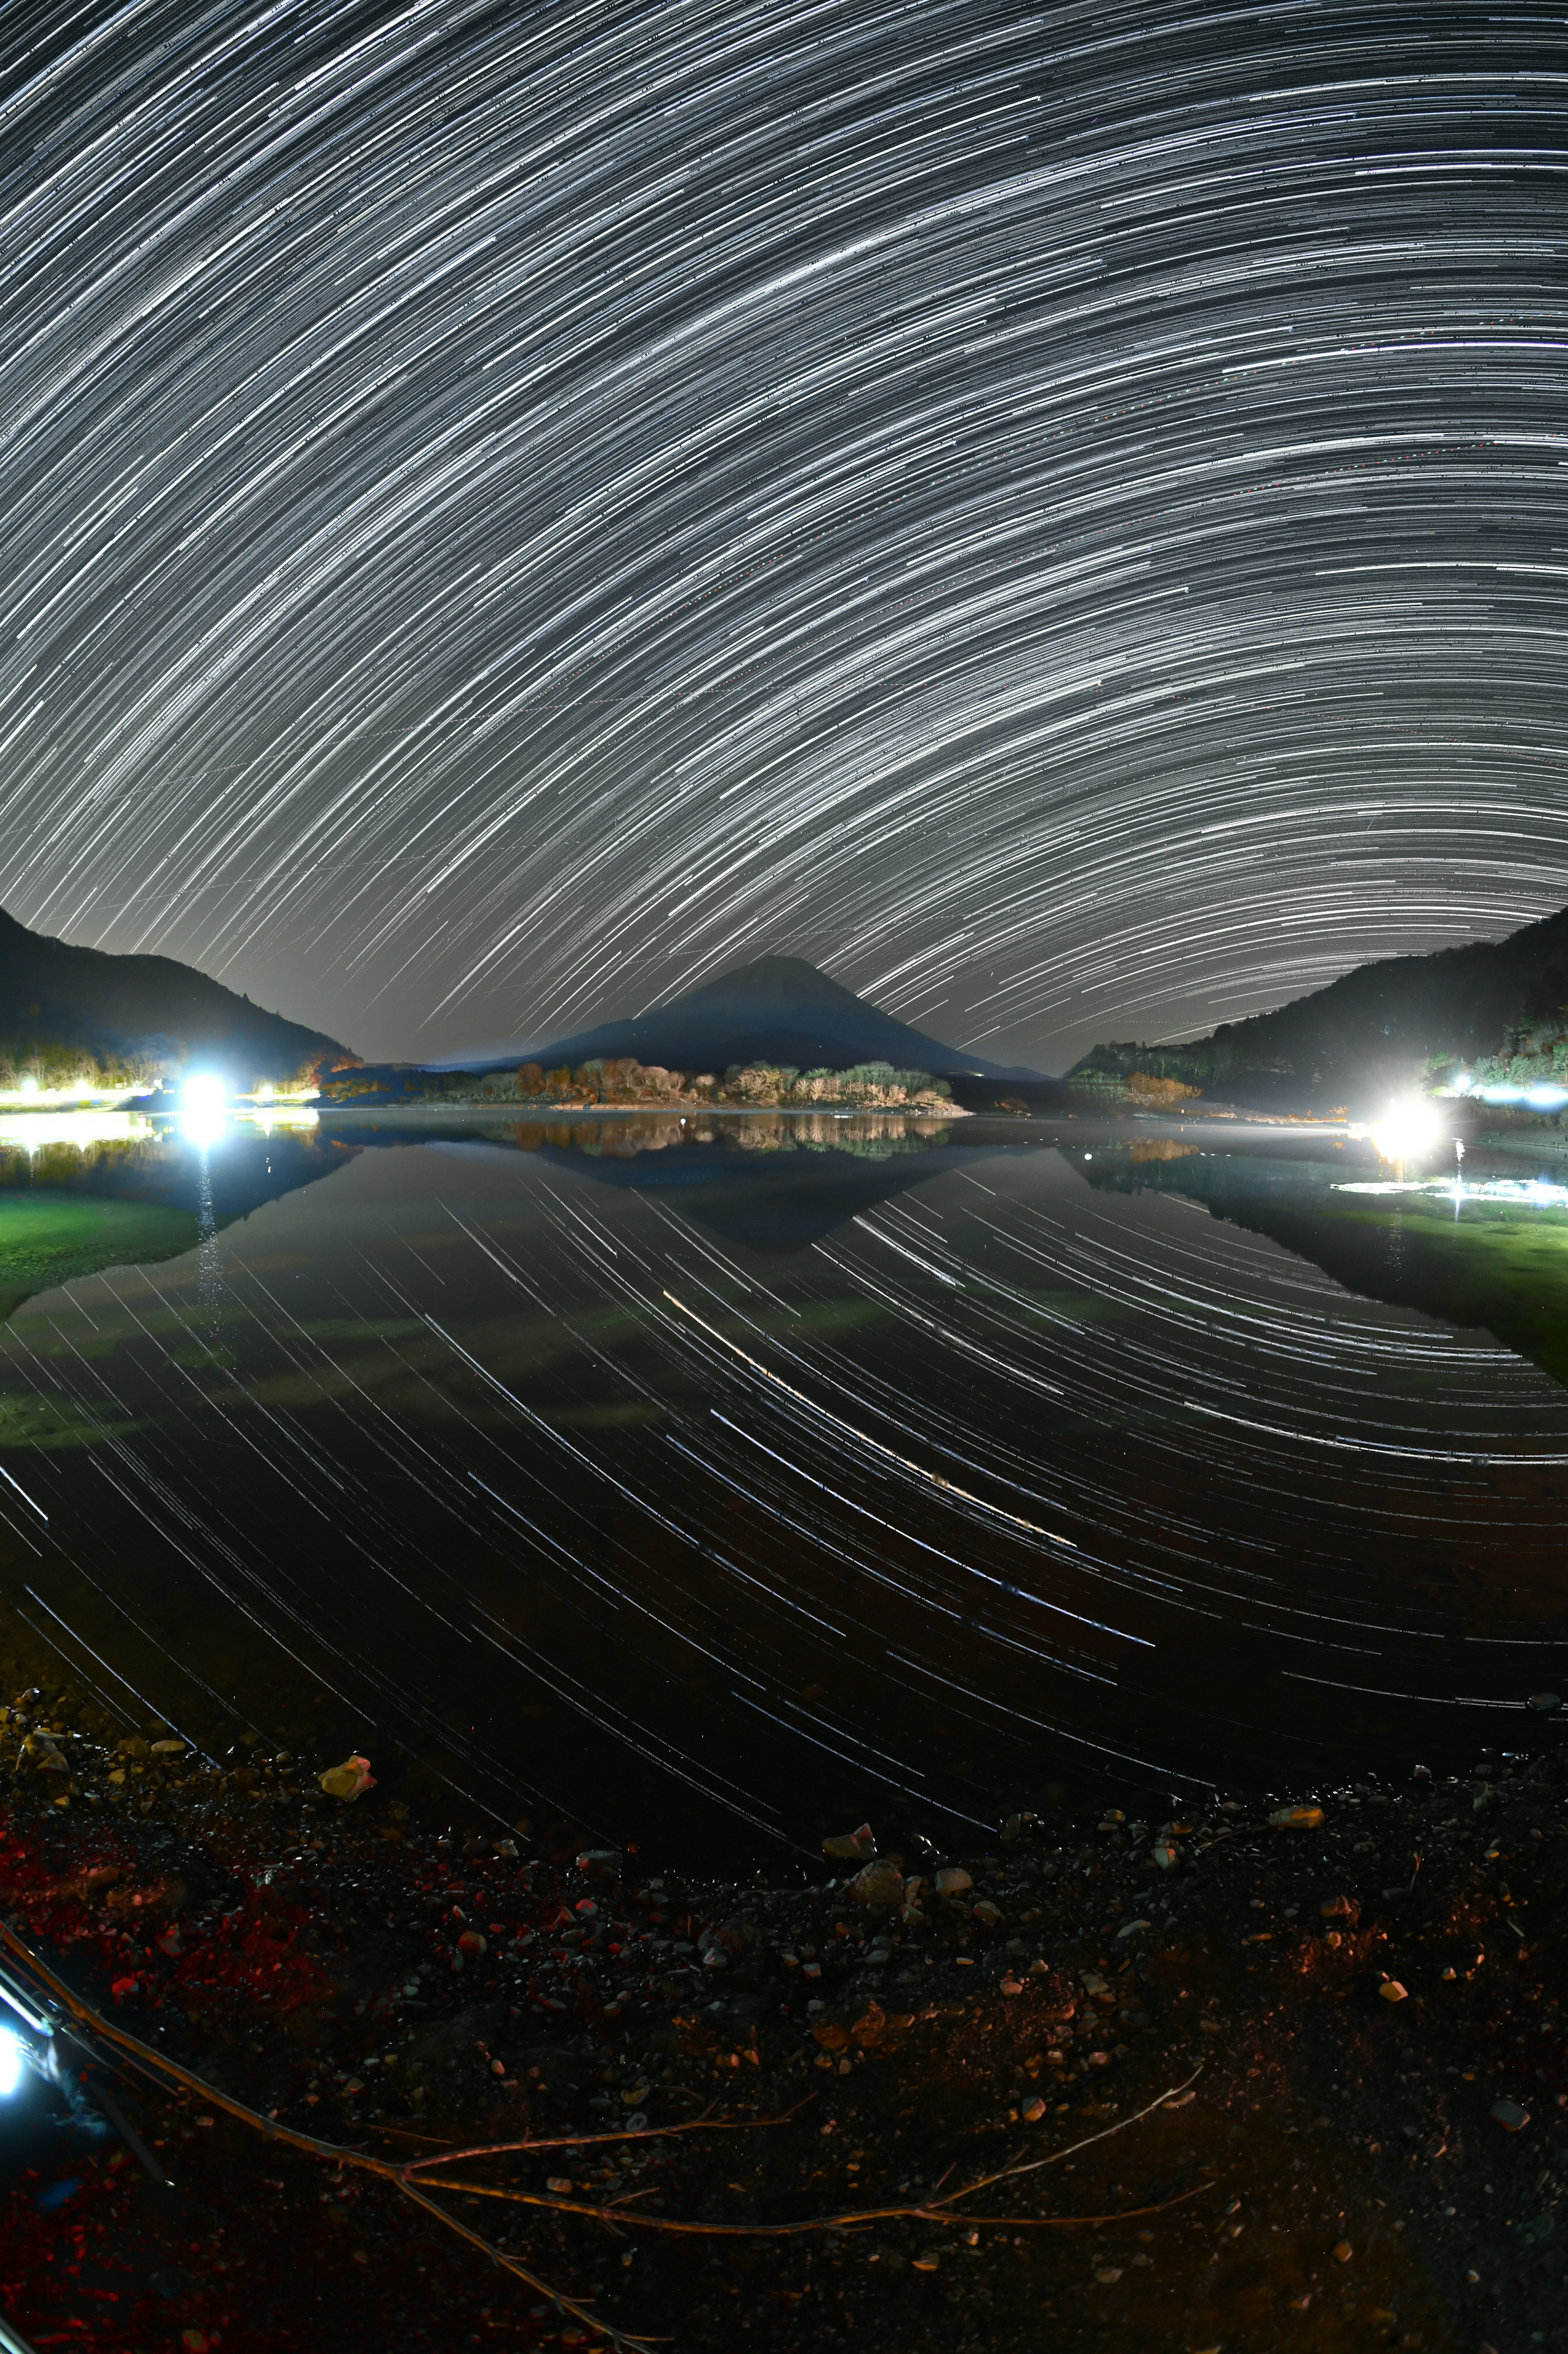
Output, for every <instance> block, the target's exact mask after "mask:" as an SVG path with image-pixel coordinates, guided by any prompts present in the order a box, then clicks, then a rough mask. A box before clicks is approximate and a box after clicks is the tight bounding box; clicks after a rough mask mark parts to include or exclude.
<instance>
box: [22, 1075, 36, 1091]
mask: <svg viewBox="0 0 1568 2354" xmlns="http://www.w3.org/2000/svg"><path fill="white" fill-rule="evenodd" d="M37 1092H38V1083H37V1079H36V1078H34V1076H33V1075H32V1073H31V1071H29V1072H28V1073H27V1075H26V1077H25V1078H24V1080H23V1081H22V1093H23V1094H24V1095H25V1096H36V1095H37Z"/></svg>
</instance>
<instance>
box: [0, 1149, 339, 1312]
mask: <svg viewBox="0 0 1568 2354" xmlns="http://www.w3.org/2000/svg"><path fill="white" fill-rule="evenodd" d="M357 1149H358V1148H357V1147H356V1146H355V1145H351V1144H339V1143H336V1142H334V1141H332V1140H328V1139H325V1138H323V1136H321V1135H320V1134H319V1133H318V1132H317V1131H314V1130H279V1131H277V1132H276V1133H274V1134H272V1135H270V1136H267V1135H263V1134H262V1133H260V1130H258V1129H249V1128H246V1127H243V1126H240V1125H238V1124H235V1125H233V1126H231V1127H229V1128H228V1129H225V1131H224V1133H223V1134H222V1136H221V1137H220V1138H219V1139H218V1140H216V1141H215V1142H214V1143H213V1144H212V1145H211V1146H210V1147H207V1148H203V1147H202V1146H200V1145H197V1144H196V1143H194V1142H192V1141H190V1140H187V1139H186V1138H185V1137H183V1136H181V1135H180V1134H179V1133H178V1131H177V1130H170V1129H164V1130H160V1131H155V1132H153V1133H147V1132H145V1131H143V1132H141V1133H128V1134H126V1135H123V1136H109V1137H104V1136H96V1137H90V1138H89V1139H87V1140H84V1141H83V1142H81V1143H77V1142H75V1141H73V1140H69V1139H55V1138H51V1139H50V1140H48V1141H47V1142H45V1143H44V1144H42V1145H40V1146H38V1147H37V1148H33V1149H29V1148H27V1147H26V1146H24V1145H22V1144H16V1143H10V1144H5V1145H0V1318H3V1317H5V1316H9V1315H10V1314H11V1313H12V1312H13V1310H15V1309H16V1308H18V1307H19V1306H20V1305H21V1303H22V1301H23V1300H24V1299H30V1298H31V1297H32V1296H33V1294H34V1293H35V1292H38V1291H47V1290H51V1289H52V1288H54V1287H55V1285H57V1284H60V1283H69V1282H71V1281H72V1280H73V1279H74V1278H77V1277H78V1276H83V1275H96V1274H98V1273H99V1272H100V1271H101V1269H103V1268H104V1267H135V1266H154V1265H156V1264H157V1263H158V1262H160V1261H162V1260H164V1259H170V1258H178V1257H180V1256H181V1255H182V1254H183V1253H184V1252H185V1251H188V1250H194V1249H195V1248H196V1245H197V1243H198V1242H200V1241H201V1240H202V1239H203V1237H204V1235H208V1234H211V1233H213V1232H214V1231H215V1230H216V1229H217V1228H219V1227H223V1226H228V1225H233V1223H234V1222H235V1220H236V1219H237V1218H246V1217H249V1214H250V1213H251V1211H252V1210H255V1209H259V1208H260V1205H261V1204H262V1203H263V1202H275V1201H277V1200H278V1199H279V1198H280V1197H281V1195H282V1194H284V1193H294V1192H296V1191H297V1190H298V1189H299V1188H300V1187H301V1186H302V1185H310V1184H313V1183H314V1182H315V1181H316V1180H317V1179H318V1178H321V1177H328V1176H330V1175H331V1174H332V1172H333V1171H334V1169H340V1168H341V1167H342V1166H343V1165H344V1162H345V1161H352V1160H353V1159H354V1158H355V1152H356V1150H357Z"/></svg>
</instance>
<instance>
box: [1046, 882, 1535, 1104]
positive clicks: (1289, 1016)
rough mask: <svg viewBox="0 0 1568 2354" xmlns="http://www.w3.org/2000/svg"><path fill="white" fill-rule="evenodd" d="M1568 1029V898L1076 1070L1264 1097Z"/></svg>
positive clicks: (1328, 1090)
mask: <svg viewBox="0 0 1568 2354" xmlns="http://www.w3.org/2000/svg"><path fill="white" fill-rule="evenodd" d="M1563 1036H1568V907H1563V908H1559V909H1558V910H1557V912H1556V913H1555V914H1554V915H1551V916H1543V917H1540V918H1539V919H1538V920H1537V921H1536V922H1534V923H1531V924H1522V925H1520V927H1519V928H1518V929H1517V930H1516V931H1512V932H1510V933H1508V934H1506V935H1505V936H1504V938H1501V939H1499V940H1470V941H1467V942H1466V943H1464V945H1463V946H1461V947H1458V948H1449V949H1432V950H1431V951H1430V952H1429V953H1428V954H1426V955H1425V956H1407V957H1380V958H1377V959H1375V960H1373V961H1372V962H1371V963H1368V964H1363V965H1356V966H1354V967H1353V968H1352V969H1351V971H1349V972H1346V973H1341V974H1340V977H1339V979H1338V980H1337V981H1330V982H1329V983H1328V984H1327V986H1326V987H1324V988H1322V989H1318V990H1313V991H1309V992H1308V994H1307V995H1306V996H1304V997H1297V998H1292V999H1290V1000H1288V1001H1287V1003H1285V1004H1284V1005H1280V1006H1276V1007H1274V1008H1273V1009H1272V1011H1270V1012H1269V1013H1255V1014H1252V1015H1250V1016H1249V1017H1248V1018H1247V1019H1246V1020H1245V1021H1241V1022H1222V1023H1219V1024H1218V1025H1217V1026H1216V1027H1215V1028H1214V1029H1213V1030H1212V1031H1211V1032H1209V1034H1207V1036H1206V1037H1202V1038H1197V1039H1193V1040H1192V1041H1190V1042H1189V1043H1187V1044H1177V1045H1164V1046H1151V1045H1141V1044H1137V1043H1135V1042H1132V1041H1128V1042H1127V1043H1118V1042H1115V1041H1113V1042H1111V1043H1110V1044H1105V1045H1097V1046H1093V1047H1091V1048H1090V1050H1089V1052H1088V1053H1087V1054H1086V1055H1084V1056H1082V1057H1081V1058H1080V1060H1079V1061H1078V1062H1076V1063H1075V1065H1074V1066H1073V1068H1072V1069H1071V1070H1070V1071H1069V1072H1068V1073H1067V1075H1066V1076H1067V1078H1068V1080H1069V1081H1071V1080H1073V1079H1086V1078H1088V1079H1093V1078H1117V1077H1122V1078H1125V1077H1126V1076H1128V1075H1129V1074H1130V1073H1131V1072H1132V1071H1134V1070H1142V1071H1146V1072H1148V1073H1149V1074H1150V1076H1153V1077H1156V1078H1172V1079H1179V1080H1182V1081H1185V1082H1186V1083H1188V1084H1191V1085H1197V1086H1200V1087H1206V1088H1213V1089H1214V1090H1216V1091H1218V1092H1222V1093H1224V1094H1226V1095H1230V1096H1234V1098H1235V1100H1236V1101H1237V1102H1242V1103H1251V1104H1254V1105H1256V1106H1258V1107H1260V1108H1262V1107H1263V1106H1265V1105H1267V1106H1271V1107H1272V1106H1275V1105H1278V1104H1281V1103H1284V1102H1286V1101H1287V1100H1289V1101H1294V1102H1297V1103H1300V1102H1302V1101H1303V1099H1304V1098H1303V1092H1302V1091H1303V1090H1305V1091H1306V1097H1308V1098H1312V1099H1314V1100H1315V1099H1316V1098H1317V1097H1325V1098H1326V1097H1329V1096H1334V1097H1343V1098H1346V1099H1347V1100H1350V1101H1351V1102H1352V1103H1353V1101H1354V1100H1355V1099H1356V1098H1357V1097H1374V1096H1381V1095H1382V1094H1383V1093H1384V1092H1385V1091H1386V1090H1387V1089H1388V1088H1390V1087H1407V1086H1410V1085H1411V1084H1413V1083H1414V1082H1416V1081H1417V1080H1418V1079H1419V1078H1420V1077H1421V1076H1423V1075H1424V1074H1425V1071H1426V1070H1427V1069H1428V1068H1429V1067H1430V1066H1432V1065H1434V1064H1435V1063H1437V1062H1439V1061H1444V1060H1446V1062H1448V1063H1450V1064H1453V1065H1456V1066H1457V1065H1466V1064H1469V1063H1473V1062H1475V1061H1477V1060H1478V1058H1479V1057H1481V1056H1483V1055H1495V1054H1497V1053H1498V1052H1499V1051H1502V1050H1506V1049H1510V1047H1513V1046H1515V1045H1517V1044H1523V1043H1525V1042H1526V1041H1528V1042H1530V1043H1531V1044H1536V1045H1539V1044H1542V1042H1544V1043H1546V1044H1550V1043H1552V1041H1553V1040H1554V1039H1556V1038H1558V1037H1563Z"/></svg>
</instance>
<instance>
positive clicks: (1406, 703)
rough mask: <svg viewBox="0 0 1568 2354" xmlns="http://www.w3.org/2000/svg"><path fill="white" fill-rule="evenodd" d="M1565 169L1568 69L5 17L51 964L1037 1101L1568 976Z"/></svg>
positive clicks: (1413, 52)
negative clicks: (886, 1067) (1457, 963)
mask: <svg viewBox="0 0 1568 2354" xmlns="http://www.w3.org/2000/svg"><path fill="white" fill-rule="evenodd" d="M1565 169H1568V32H1565V31H1564V28H1563V25H1562V23H1561V21H1560V20H1558V19H1555V18H1553V17H1552V16H1549V15H1547V14H1545V13H1544V12H1539V11H1538V12H1533V13H1532V12H1531V11H1529V10H1525V11H1517V12H1514V13H1512V14H1510V15H1509V16H1507V17H1498V16H1492V15H1489V14H1488V13H1487V12H1485V11H1484V10H1482V9H1480V8H1472V9H1443V8H1432V9H1428V8H1422V9H1413V8H1411V7H1409V6H1407V5H1392V6H1378V5H1337V0H1330V5H1311V6H1308V5H1283V6H1275V7H1255V8H1234V9H1226V8H1212V9H1208V10H1199V11H1178V10H1175V9H1174V8H1163V9H1162V8H1160V7H1158V6H1154V5H1147V4H1146V5H1139V6H1122V7H1118V6H1114V5H1113V6H1104V5H1101V6H1096V7H1093V8H1090V7H1088V6H1069V7H1064V8H1054V9H1049V10H1044V11H1041V12H1038V13H1034V14H1023V13H1021V12H1020V11H1019V10H1018V9H1017V8H1015V7H1011V6H1010V7H1007V8H1002V7H997V6H992V5H987V0H962V5H948V4H947V0H922V5H919V6H877V5H872V0H854V4H853V5H833V0H828V4H827V5H815V6H813V5H799V6H791V5H774V6H768V5H754V6H747V5H736V0H728V4H727V5H682V6H673V5H669V6H649V7H637V6H634V5H619V6H597V5H588V6H574V5H556V6H541V7H530V6H524V5H462V4H461V0H432V5H412V6H407V5H395V0H394V5H348V6H333V5H326V0H300V4H299V5H293V4H292V0H284V5H258V6H247V5H238V6H237V5H213V6H206V7H204V6H201V5H191V0H144V5H128V6H124V7H120V8H111V7H108V6H101V5H90V6H86V7H80V6H69V5H67V6H53V7H51V6H48V5H42V6H35V7H32V8H29V9H15V10H11V11H8V12H6V16H5V22H4V24H3V25H0V497H3V502H4V514H5V541H6V557H7V561H6V564H5V578H4V581H3V582H0V757H3V758H4V762H5V808H6V818H7V825H6V845H7V853H8V855H7V858H6V862H5V904H6V905H7V906H8V907H9V908H10V909H11V911H12V912H13V913H14V914H16V915H17V916H18V917H21V918H22V919H23V920H25V921H26V922H27V923H29V924H32V925H35V926H39V927H42V928H45V929H48V930H50V931H54V932H58V933H60V934H62V935H63V936H65V937H67V938H71V939H75V940H80V941H84V942H88V943H90V944H92V945H95V946H99V947H105V948H111V949H158V950H161V951H163V952H165V953H168V954H172V955H175V956H178V957H181V958H183V959H185V960H189V961H192V962H195V963H197V964H199V965H202V966H203V967H204V968H206V969H207V970H211V971H213V972H215V973H217V974H218V975H219V976H220V977H221V978H223V979H225V980H226V981H228V982H229V984H230V985H231V986H234V987H236V988H243V989H245V990H247V991H249V993H250V994H251V995H252V996H253V997H255V998H256V999H258V1000H259V1001H260V1002H264V1003H266V1004H268V1005H270V1006H271V1005H276V1006H278V1007H279V1008H280V1009H281V1010H282V1011H284V1012H286V1013H290V1014H291V1015H293V1016H295V1017H296V1018H300V1019H303V1020H307V1021H309V1022H311V1023H316V1024H319V1025H322V1026H324V1027H325V1028H327V1029H328V1030H330V1031H332V1032H334V1034H337V1035H340V1036H342V1037H344V1038H346V1039H348V1040H350V1041H351V1042H352V1043H353V1044H355V1045H356V1046H358V1047H359V1048H360V1049H361V1050H362V1051H364V1052H366V1053H371V1054H376V1053H380V1054H405V1055H406V1054H411V1053H412V1054H423V1053H437V1052H442V1051H457V1050H461V1048H463V1047H464V1046H465V1044H472V1043H475V1042H478V1041H481V1040H484V1041H502V1040H506V1039H520V1038H523V1037H524V1036H527V1037H540V1036H543V1035H545V1034H548V1033H549V1032H550V1031H551V1030H555V1031H556V1033H557V1034H561V1033H564V1032H565V1031H567V1030H568V1029H570V1028H571V1027H572V1026H574V1025H576V1024H579V1023H582V1022H584V1021H587V1020H588V1019H591V1018H593V1017H595V1016H597V1015H599V1014H600V1013H605V1012H635V1011H639V1010H642V1009H643V1008H645V1007H646V1006H648V1005H650V1004H653V1003H656V1002H660V1000H662V998H664V997H666V996H668V995H671V994H673V993H674V992H675V991H678V990H679V989H681V988H683V987H686V986H689V985H690V984H691V983H692V982H694V981H698V980H700V979H702V978H704V977H706V976H708V975H711V974H712V973H714V972H715V971H718V970H722V969H723V968H724V966H725V965H726V963H728V962H730V961H733V960H737V959H739V958H743V957H748V956H753V955H757V954H759V953H762V952H765V951H770V950H777V951H788V952H790V953H794V954H800V955H804V956H807V957H809V958H810V959H811V960H813V961H815V962H817V963H819V964H821V966H823V967H824V968H825V969H827V970H831V971H832V972H833V973H834V975H835V976H836V977H837V978H839V979H841V980H842V981H846V982H848V983H849V984H850V985H851V986H853V987H854V988H856V989H858V990H861V991H864V992H866V993H868V994H870V995H871V996H873V997H874V998H875V999H876V1001H877V1002H880V1003H882V1004H884V1005H885V1006H886V1007H888V1009H889V1010H891V1011H893V1012H895V1013H900V1014H902V1015H904V1016H905V1017H906V1019H910V1020H913V1021H916V1022H917V1023H928V1024H929V1025H930V1026H931V1027H932V1028H933V1029H934V1030H935V1031H936V1032H937V1033H938V1034H940V1035H942V1036H943V1037H944V1038H947V1039H948V1040H951V1041H953V1042H955V1043H962V1044H973V1045H975V1046H977V1047H980V1048H981V1049H983V1051H986V1052H988V1053H991V1054H992V1055H995V1054H996V1053H998V1051H999V1050H1001V1051H1005V1052H1008V1053H1010V1054H1011V1055H1014V1056H1016V1057H1019V1058H1022V1059H1028V1060H1031V1061H1033V1062H1035V1063H1037V1064H1038V1065H1040V1066H1043V1067H1046V1068H1054V1067H1058V1066H1060V1064H1061V1063H1062V1062H1063V1060H1064V1059H1065V1058H1066V1057H1067V1056H1069V1055H1072V1054H1074V1053H1075V1052H1076V1051H1078V1050H1079V1049H1081V1048H1082V1047H1083V1046H1085V1045H1086V1044H1088V1043H1090V1042H1091V1041H1092V1040H1094V1039H1095V1038H1097V1037H1104V1036H1106V1035H1107V1034H1110V1035H1122V1036H1130V1035H1139V1036H1145V1037H1155V1036H1161V1035H1164V1036H1170V1035H1182V1034H1193V1033H1194V1032H1196V1031H1198V1030H1201V1029H1202V1028H1205V1027H1207V1026H1208V1025H1209V1024H1210V1023H1213V1021H1215V1020H1217V1019H1224V1018H1227V1017H1232V1016H1235V1015H1239V1014H1243V1013H1248V1012H1252V1011H1255V1010H1258V1009H1259V1008H1261V1007H1264V1006H1266V1005H1268V1004H1271V1003H1274V1002H1278V1001H1279V1000H1281V999H1282V998H1284V997H1287V996H1288V995H1291V994H1293V993H1297V992H1299V991H1303V990H1306V989H1308V988H1311V987H1314V986H1316V985H1319V983H1321V982H1322V981H1326V980H1327V979H1329V978H1330V977H1331V976H1332V975H1333V974H1334V973H1336V972H1338V971H1340V970H1342V969H1344V968H1345V967H1346V966H1347V965H1349V964H1351V963H1352V962H1355V961H1357V960H1361V959H1362V958H1365V957H1368V956H1372V955H1376V954H1383V953H1390V952H1395V951H1403V950H1410V949H1428V948H1432V947H1436V946H1441V945H1444V944H1446V943H1448V942H1451V941H1457V940H1461V939H1467V938H1477V937H1486V936H1489V935H1495V934H1499V933H1501V932H1503V931H1505V930H1507V929H1509V928H1512V927H1513V926H1515V925H1517V924H1519V923H1520V922H1523V921H1526V920H1529V919H1530V918H1532V917H1538V916H1540V915H1542V914H1544V913H1546V912H1547V911H1548V910H1550V909H1552V908H1553V907H1556V906H1557V905H1558V904H1560V903H1561V901H1562V900H1563V898H1564V896H1568V893H1565V891H1564V885H1563V878H1564V873H1565V859H1564V852H1565V849H1568V802H1565V799H1564V794H1563V780H1564V778H1565V776H1568V729H1565V727H1564V725H1563V716H1562V711H1561V707H1560V705H1561V696H1560V670H1561V659H1562V625H1561V611H1562V600H1563V585H1564V582H1565V580H1568V493H1565V490H1564V478H1563V467H1564V464H1565V463H1568V401H1565V398H1564V395H1565V392H1568V310H1565V307H1564V296H1563V239H1564V222H1565V220H1568V213H1565V211H1564V206H1565V203H1568V196H1565V188H1568V181H1565V178H1564V173H1565Z"/></svg>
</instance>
